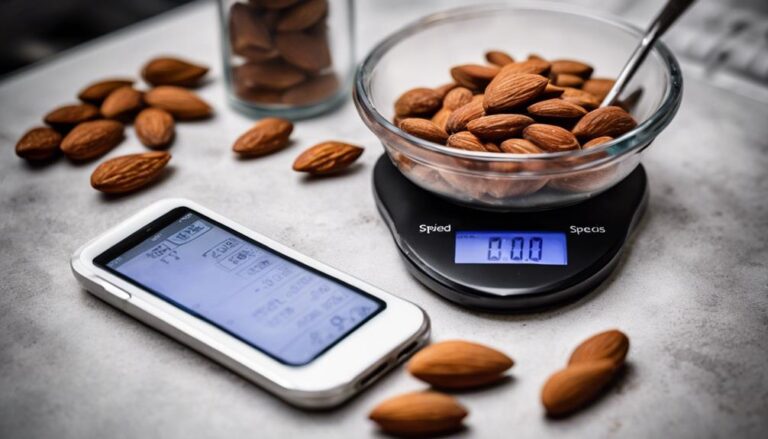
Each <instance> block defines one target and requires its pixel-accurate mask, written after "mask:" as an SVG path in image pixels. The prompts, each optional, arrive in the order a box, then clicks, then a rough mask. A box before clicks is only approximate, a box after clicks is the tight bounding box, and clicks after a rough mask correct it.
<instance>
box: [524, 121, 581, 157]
mask: <svg viewBox="0 0 768 439" xmlns="http://www.w3.org/2000/svg"><path fill="white" fill-rule="evenodd" d="M523 137H524V138H525V139H526V140H529V141H531V142H533V143H534V144H536V146H538V147H539V148H541V149H543V150H544V151H548V152H559V151H569V150H572V149H579V141H578V140H576V137H575V136H574V135H573V133H571V132H570V131H568V130H566V129H565V128H561V127H559V126H555V125H547V124H543V123H535V124H533V125H528V126H527V127H525V129H524V130H523Z"/></svg>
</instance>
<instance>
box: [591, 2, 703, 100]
mask: <svg viewBox="0 0 768 439" xmlns="http://www.w3.org/2000/svg"><path fill="white" fill-rule="evenodd" d="M693 2H694V0H669V1H668V2H667V4H666V5H665V6H664V9H662V10H661V12H660V13H659V15H658V16H656V18H655V19H654V20H653V22H652V23H651V25H650V26H649V27H648V30H646V31H645V35H643V39H642V40H640V44H638V45H637V47H636V48H635V51H634V52H632V56H630V57H629V60H628V61H627V63H626V64H624V68H623V69H621V73H620V74H619V77H618V78H617V79H616V83H615V84H613V88H611V91H610V92H608V95H607V96H606V97H605V99H603V102H602V103H600V106H601V107H605V106H608V105H611V104H612V103H613V102H614V101H615V100H616V98H618V97H619V95H620V94H621V92H622V91H623V90H624V87H625V86H626V85H627V83H628V82H629V80H630V79H632V76H633V75H634V74H635V72H636V71H637V68H638V67H640V64H642V63H643V60H645V57H646V56H647V55H648V52H650V51H651V48H653V43H655V42H656V40H657V39H658V38H659V37H660V36H662V35H663V34H664V32H666V31H667V29H669V27H670V26H672V24H673V23H674V22H675V21H677V19H678V18H680V16H681V15H683V12H685V10H686V9H688V7H689V6H690V5H691V3H693Z"/></svg>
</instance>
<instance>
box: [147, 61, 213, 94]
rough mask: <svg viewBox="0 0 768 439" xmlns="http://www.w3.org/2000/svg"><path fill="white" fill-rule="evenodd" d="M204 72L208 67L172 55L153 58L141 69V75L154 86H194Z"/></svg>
mask: <svg viewBox="0 0 768 439" xmlns="http://www.w3.org/2000/svg"><path fill="white" fill-rule="evenodd" d="M206 73H208V67H205V66H201V65H198V64H194V63H191V62H189V61H185V60H182V59H179V58H173V57H160V58H154V59H152V60H150V61H149V62H147V63H146V64H145V65H144V67H143V68H142V69H141V77H142V78H144V80H145V81H147V82H148V83H149V84H151V85H154V86H158V85H177V86H179V87H194V86H196V85H198V84H199V82H200V79H202V77H203V76H205V74H206Z"/></svg>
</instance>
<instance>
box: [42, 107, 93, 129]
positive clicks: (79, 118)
mask: <svg viewBox="0 0 768 439" xmlns="http://www.w3.org/2000/svg"><path fill="white" fill-rule="evenodd" d="M98 117H99V109H98V108H97V107H96V106H94V105H91V104H72V105H64V106H61V107H58V108H55V109H53V110H52V111H50V112H49V113H48V114H46V115H45V117H44V118H43V122H45V123H46V124H48V125H50V126H51V127H53V128H56V129H57V130H63V131H67V130H69V129H71V128H72V127H74V126H75V125H77V124H79V123H81V122H85V121H88V120H93V119H96V118H98Z"/></svg>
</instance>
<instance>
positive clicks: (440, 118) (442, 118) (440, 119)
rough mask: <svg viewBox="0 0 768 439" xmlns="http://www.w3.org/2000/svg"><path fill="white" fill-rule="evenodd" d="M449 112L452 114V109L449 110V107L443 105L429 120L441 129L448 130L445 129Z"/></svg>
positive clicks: (449, 115)
mask: <svg viewBox="0 0 768 439" xmlns="http://www.w3.org/2000/svg"><path fill="white" fill-rule="evenodd" d="M451 114H453V110H449V109H447V108H445V107H443V108H441V109H439V110H437V113H435V115H434V116H432V118H431V119H430V120H431V121H432V123H434V124H435V125H437V126H438V127H440V128H441V129H443V130H445V131H446V132H448V130H447V126H448V118H449V117H451Z"/></svg>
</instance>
